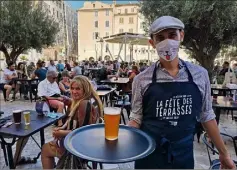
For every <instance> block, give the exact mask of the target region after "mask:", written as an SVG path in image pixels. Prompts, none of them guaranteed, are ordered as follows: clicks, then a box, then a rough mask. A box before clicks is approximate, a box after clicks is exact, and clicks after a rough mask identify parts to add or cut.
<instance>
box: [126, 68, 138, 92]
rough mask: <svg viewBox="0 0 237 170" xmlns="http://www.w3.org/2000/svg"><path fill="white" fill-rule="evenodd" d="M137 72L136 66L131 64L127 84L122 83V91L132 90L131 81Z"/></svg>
mask: <svg viewBox="0 0 237 170" xmlns="http://www.w3.org/2000/svg"><path fill="white" fill-rule="evenodd" d="M138 74H139V71H138V67H137V66H132V71H131V72H130V73H129V82H128V83H127V84H122V90H123V92H127V93H128V92H131V90H132V82H133V79H134V77H135V76H136V75H138Z"/></svg>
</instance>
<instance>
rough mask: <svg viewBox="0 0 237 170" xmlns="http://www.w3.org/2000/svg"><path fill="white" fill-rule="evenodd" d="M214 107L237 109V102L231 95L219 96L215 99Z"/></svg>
mask: <svg viewBox="0 0 237 170" xmlns="http://www.w3.org/2000/svg"><path fill="white" fill-rule="evenodd" d="M212 107H214V108H221V109H233V110H235V109H236V110H237V102H234V101H231V100H230V98H229V97H218V98H217V100H213V102H212Z"/></svg>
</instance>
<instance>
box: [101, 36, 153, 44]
mask: <svg viewBox="0 0 237 170" xmlns="http://www.w3.org/2000/svg"><path fill="white" fill-rule="evenodd" d="M102 39H103V40H104V41H105V42H108V43H117V44H122V43H126V44H130V45H145V46H147V45H150V44H149V37H147V36H145V35H143V34H134V33H121V34H114V35H111V36H106V37H103V38H102ZM98 42H100V41H98Z"/></svg>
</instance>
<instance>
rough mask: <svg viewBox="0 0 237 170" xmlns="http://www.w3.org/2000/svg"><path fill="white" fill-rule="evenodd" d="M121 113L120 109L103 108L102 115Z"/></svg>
mask: <svg viewBox="0 0 237 170" xmlns="http://www.w3.org/2000/svg"><path fill="white" fill-rule="evenodd" d="M120 112H121V109H120V108H118V107H105V108H104V113H105V114H107V115H119V114H120Z"/></svg>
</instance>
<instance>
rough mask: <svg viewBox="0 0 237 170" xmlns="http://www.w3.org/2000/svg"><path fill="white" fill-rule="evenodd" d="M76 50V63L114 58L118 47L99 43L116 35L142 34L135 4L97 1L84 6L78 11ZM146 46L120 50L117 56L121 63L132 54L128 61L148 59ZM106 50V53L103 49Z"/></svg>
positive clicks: (118, 45)
mask: <svg viewBox="0 0 237 170" xmlns="http://www.w3.org/2000/svg"><path fill="white" fill-rule="evenodd" d="M77 12H78V49H79V60H84V59H89V58H90V57H94V58H95V59H98V58H100V57H101V56H102V59H104V57H105V56H108V55H110V53H109V51H110V52H111V54H112V56H113V57H114V58H117V57H118V53H119V49H120V46H121V44H111V43H105V42H102V41H101V38H103V37H105V36H111V35H114V34H119V33H125V32H129V33H139V34H144V31H143V27H142V22H143V21H142V20H143V18H142V17H141V14H140V13H139V5H138V4H137V3H129V4H116V1H113V3H112V4H105V3H102V2H99V1H95V2H88V1H86V2H85V3H84V6H83V7H82V8H80V9H79V10H78V11H77ZM148 48H149V47H148V46H138V45H134V46H133V47H132V46H131V45H129V44H128V45H127V46H126V52H127V53H126V56H125V53H124V51H125V48H124V47H123V48H122V51H121V53H120V56H121V58H122V59H123V60H125V61H129V60H130V56H131V53H132V56H133V59H132V60H141V59H148V55H150V54H149V53H151V51H154V50H148ZM107 49H109V51H108V50H107Z"/></svg>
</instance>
